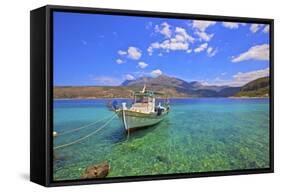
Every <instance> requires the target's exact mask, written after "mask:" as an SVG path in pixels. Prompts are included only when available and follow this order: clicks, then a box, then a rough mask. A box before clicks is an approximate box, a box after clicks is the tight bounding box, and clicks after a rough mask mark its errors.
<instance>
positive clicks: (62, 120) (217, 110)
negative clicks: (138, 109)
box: [54, 98, 269, 180]
mask: <svg viewBox="0 0 281 192" xmlns="http://www.w3.org/2000/svg"><path fill="white" fill-rule="evenodd" d="M107 102H108V100H102V99H100V100H99V99H97V100H56V101H54V130H55V131H57V132H58V133H62V132H65V131H69V130H71V129H73V128H77V127H80V126H83V125H85V124H88V123H91V122H94V121H96V120H99V119H102V118H105V117H110V116H111V115H112V113H113V112H111V111H108V109H107V108H106V103H107ZM102 124H103V123H102V122H101V123H98V124H97V125H94V126H90V127H87V128H85V129H82V130H80V131H78V132H74V133H72V134H66V135H61V136H58V137H56V138H55V139H54V146H59V145H61V144H65V143H69V142H71V141H74V140H76V139H78V138H81V137H83V136H85V135H87V134H89V133H91V132H93V131H94V130H96V129H97V128H98V127H100V126H101V125H102ZM54 157H55V158H54V179H55V180H72V179H79V178H80V176H81V174H82V173H83V171H84V169H85V168H86V167H87V166H89V165H91V164H98V163H101V162H103V161H108V162H109V164H110V168H111V169H110V172H109V175H108V177H119V176H121V177H122V176H139V175H154V174H169V173H190V172H206V171H221V170H237V169H252V168H267V167H269V100H268V99H230V98H195V99H171V112H170V113H169V115H168V116H167V118H166V119H165V120H164V121H162V122H161V123H160V124H158V125H156V126H154V127H150V128H147V129H144V130H141V131H138V132H135V133H133V134H132V135H130V138H129V139H128V140H127V138H126V135H125V133H124V128H123V126H122V123H121V121H120V120H119V119H118V118H117V117H116V118H115V119H113V120H112V122H110V124H108V126H106V127H105V128H104V129H102V130H101V131H100V132H98V133H97V134H95V135H92V136H91V137H89V138H87V139H85V140H83V142H81V143H78V144H74V145H71V146H68V147H65V148H61V149H57V150H54Z"/></svg>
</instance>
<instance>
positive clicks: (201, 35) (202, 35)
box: [195, 31, 214, 41]
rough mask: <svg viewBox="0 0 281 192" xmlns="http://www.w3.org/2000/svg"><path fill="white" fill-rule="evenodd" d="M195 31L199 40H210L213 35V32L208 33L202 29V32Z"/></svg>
mask: <svg viewBox="0 0 281 192" xmlns="http://www.w3.org/2000/svg"><path fill="white" fill-rule="evenodd" d="M195 33H196V34H197V35H198V36H199V38H200V40H201V41H202V40H204V41H210V40H211V39H212V38H213V36H214V34H208V33H206V32H204V31H203V32H200V31H196V32H195Z"/></svg>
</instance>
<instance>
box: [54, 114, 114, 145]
mask: <svg viewBox="0 0 281 192" xmlns="http://www.w3.org/2000/svg"><path fill="white" fill-rule="evenodd" d="M116 116H117V114H114V115H113V116H112V117H111V118H110V119H109V120H108V121H107V122H106V123H105V124H103V125H102V126H101V127H99V128H98V129H96V130H95V131H93V132H91V133H90V134H88V135H86V136H84V137H81V138H79V139H77V140H75V141H72V142H70V143H67V144H63V145H59V146H57V147H54V149H60V148H64V147H68V146H70V145H74V144H76V143H79V142H80V141H82V140H84V139H87V138H88V137H90V136H92V135H94V134H96V133H97V132H99V131H100V130H102V129H103V128H104V127H105V126H106V125H108V124H109V123H110V122H111V121H112V120H113V119H114V118H115V117H116Z"/></svg>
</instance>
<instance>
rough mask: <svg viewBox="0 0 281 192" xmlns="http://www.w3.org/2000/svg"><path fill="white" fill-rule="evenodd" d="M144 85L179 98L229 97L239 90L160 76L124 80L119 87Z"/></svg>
mask: <svg viewBox="0 0 281 192" xmlns="http://www.w3.org/2000/svg"><path fill="white" fill-rule="evenodd" d="M144 84H145V85H146V87H147V89H152V90H155V91H160V92H164V93H166V94H168V95H171V96H175V95H177V96H180V97H181V96H183V97H229V96H233V95H234V94H236V93H237V92H238V91H239V90H240V89H239V88H236V87H228V86H216V85H204V84H202V83H201V82H198V81H192V82H186V81H184V80H182V79H179V78H175V77H170V76H167V75H160V76H158V77H156V78H152V77H141V78H138V79H135V80H126V81H124V82H123V83H122V84H121V86H126V87H138V88H139V89H140V88H142V87H143V86H144Z"/></svg>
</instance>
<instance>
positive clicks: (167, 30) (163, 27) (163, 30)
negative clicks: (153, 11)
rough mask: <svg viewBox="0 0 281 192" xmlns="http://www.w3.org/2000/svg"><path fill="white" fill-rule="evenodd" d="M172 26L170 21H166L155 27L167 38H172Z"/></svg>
mask: <svg viewBox="0 0 281 192" xmlns="http://www.w3.org/2000/svg"><path fill="white" fill-rule="evenodd" d="M170 28H171V26H170V25H169V24H168V23H166V22H164V23H162V24H161V25H160V26H159V25H156V26H155V28H154V29H155V32H158V33H161V34H162V35H164V36H165V37H166V38H170V37H171V36H172V30H171V29H170Z"/></svg>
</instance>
